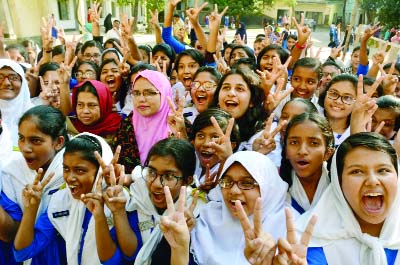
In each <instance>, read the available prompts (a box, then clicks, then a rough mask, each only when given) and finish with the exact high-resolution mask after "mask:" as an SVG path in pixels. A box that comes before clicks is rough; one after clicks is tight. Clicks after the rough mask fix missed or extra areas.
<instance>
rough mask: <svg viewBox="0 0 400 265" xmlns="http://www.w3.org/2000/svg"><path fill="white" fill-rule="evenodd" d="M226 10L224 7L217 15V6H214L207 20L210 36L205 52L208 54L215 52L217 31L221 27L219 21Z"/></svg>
mask: <svg viewBox="0 0 400 265" xmlns="http://www.w3.org/2000/svg"><path fill="white" fill-rule="evenodd" d="M226 10H228V7H227V6H226V7H225V8H224V10H223V11H222V12H221V13H220V14H218V6H217V4H215V5H214V12H212V13H211V15H210V19H209V27H210V36H209V38H208V41H207V46H206V51H207V52H209V53H215V52H216V51H217V50H216V49H217V40H218V30H219V27H220V25H221V19H222V18H223V17H224V14H225V12H226Z"/></svg>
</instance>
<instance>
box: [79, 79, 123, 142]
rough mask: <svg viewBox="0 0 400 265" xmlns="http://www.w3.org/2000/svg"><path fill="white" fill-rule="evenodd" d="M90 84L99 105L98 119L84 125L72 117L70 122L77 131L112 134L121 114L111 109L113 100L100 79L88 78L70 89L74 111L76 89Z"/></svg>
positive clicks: (101, 134) (100, 134) (104, 134)
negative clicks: (94, 122)
mask: <svg viewBox="0 0 400 265" xmlns="http://www.w3.org/2000/svg"><path fill="white" fill-rule="evenodd" d="M88 83H90V84H91V86H92V87H93V88H94V89H95V90H96V92H97V95H98V99H99V106H100V120H99V121H98V122H97V123H96V124H94V125H85V124H83V123H82V122H81V121H80V120H79V119H73V120H72V123H73V124H74V126H75V128H76V129H77V130H78V132H90V133H93V134H96V135H99V136H106V135H109V134H114V133H115V131H116V130H117V129H118V128H119V124H120V122H121V116H120V115H118V113H116V112H113V111H112V107H113V100H112V96H111V92H110V90H109V89H108V87H107V86H106V85H105V84H103V83H102V82H100V81H97V80H88V81H86V82H82V83H80V84H78V85H77V86H76V87H74V89H73V90H72V107H73V109H74V111H76V105H77V100H78V95H77V90H78V88H80V87H82V86H84V85H88Z"/></svg>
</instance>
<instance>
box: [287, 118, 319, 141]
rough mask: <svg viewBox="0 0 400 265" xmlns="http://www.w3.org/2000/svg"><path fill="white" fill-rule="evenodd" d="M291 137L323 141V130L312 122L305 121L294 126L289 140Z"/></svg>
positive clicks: (290, 131) (289, 134)
mask: <svg viewBox="0 0 400 265" xmlns="http://www.w3.org/2000/svg"><path fill="white" fill-rule="evenodd" d="M291 137H300V138H301V137H304V138H320V139H323V136H322V131H321V129H320V128H319V127H318V125H317V124H316V123H315V122H312V121H303V122H300V123H298V124H296V125H294V126H292V127H291V128H290V130H289V132H288V138H291Z"/></svg>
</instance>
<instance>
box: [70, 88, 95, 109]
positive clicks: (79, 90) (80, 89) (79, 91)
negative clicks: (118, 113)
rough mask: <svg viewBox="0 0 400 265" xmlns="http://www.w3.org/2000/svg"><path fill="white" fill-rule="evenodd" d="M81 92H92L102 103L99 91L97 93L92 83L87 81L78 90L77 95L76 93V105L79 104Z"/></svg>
mask: <svg viewBox="0 0 400 265" xmlns="http://www.w3.org/2000/svg"><path fill="white" fill-rule="evenodd" d="M81 92H90V93H92V94H93V95H95V96H96V98H97V100H99V101H100V99H99V95H98V94H97V91H96V88H95V87H94V86H93V85H92V83H91V82H90V81H86V82H85V83H83V84H82V85H81V86H80V87H78V88H76V93H75V102H76V103H78V95H79V93H81ZM74 108H76V106H74ZM74 111H76V109H74Z"/></svg>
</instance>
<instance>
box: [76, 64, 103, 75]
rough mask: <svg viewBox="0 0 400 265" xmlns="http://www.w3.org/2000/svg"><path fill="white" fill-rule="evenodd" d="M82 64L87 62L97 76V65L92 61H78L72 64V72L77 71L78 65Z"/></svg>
mask: <svg viewBox="0 0 400 265" xmlns="http://www.w3.org/2000/svg"><path fill="white" fill-rule="evenodd" d="M84 64H88V65H90V66H91V67H92V69H93V70H94V72H95V74H96V78H97V77H98V76H99V72H100V70H99V66H98V65H97V64H95V63H94V62H92V61H78V62H77V63H76V64H75V66H74V71H73V72H74V73H76V72H77V71H78V69H79V67H80V66H81V65H84Z"/></svg>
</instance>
